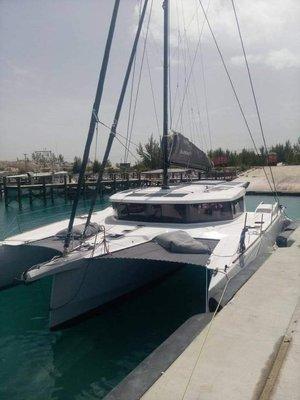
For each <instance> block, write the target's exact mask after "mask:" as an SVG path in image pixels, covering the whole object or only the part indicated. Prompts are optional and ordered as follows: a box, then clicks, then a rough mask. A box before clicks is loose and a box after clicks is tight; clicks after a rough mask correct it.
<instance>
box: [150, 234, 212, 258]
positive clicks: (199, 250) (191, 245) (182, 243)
mask: <svg viewBox="0 0 300 400" xmlns="http://www.w3.org/2000/svg"><path fill="white" fill-rule="evenodd" d="M153 240H154V242H155V243H158V244H159V245H160V246H162V247H163V248H164V249H166V250H168V251H170V252H171V253H184V254H211V250H210V248H209V247H208V245H207V244H206V243H204V242H201V240H197V239H194V238H193V237H192V236H190V235H189V234H188V233H187V232H185V231H175V232H167V233H163V234H161V235H158V236H156V237H155V238H154V239H153Z"/></svg>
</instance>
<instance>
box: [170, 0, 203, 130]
mask: <svg viewBox="0 0 300 400" xmlns="http://www.w3.org/2000/svg"><path fill="white" fill-rule="evenodd" d="M200 4H201V6H202V3H200ZM209 6H210V0H209V1H208V4H207V7H206V13H207V12H208V10H209ZM205 15H206V14H205ZM204 26H205V19H204V21H203V24H202V27H201V32H200V35H199V39H198V42H197V46H196V49H195V53H194V57H193V61H192V65H191V69H190V72H189V75H188V79H187V81H186V85H185V89H184V94H183V98H182V102H181V106H180V109H179V114H178V118H177V122H176V125H177V124H178V121H179V120H180V118H181V114H182V110H183V104H184V101H185V96H186V92H187V86H188V85H189V83H190V79H191V76H192V71H193V68H194V64H195V61H196V57H197V54H198V50H199V46H200V42H201V38H202V34H203V29H204Z"/></svg>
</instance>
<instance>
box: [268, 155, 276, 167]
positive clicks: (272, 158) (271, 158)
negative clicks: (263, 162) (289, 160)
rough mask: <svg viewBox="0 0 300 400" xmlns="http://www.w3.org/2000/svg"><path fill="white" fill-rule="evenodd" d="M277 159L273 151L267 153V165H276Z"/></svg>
mask: <svg viewBox="0 0 300 400" xmlns="http://www.w3.org/2000/svg"><path fill="white" fill-rule="evenodd" d="M277 163H278V159H277V154H276V153H274V152H271V153H269V154H268V165H277Z"/></svg>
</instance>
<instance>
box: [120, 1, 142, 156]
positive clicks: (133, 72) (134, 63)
mask: <svg viewBox="0 0 300 400" xmlns="http://www.w3.org/2000/svg"><path fill="white" fill-rule="evenodd" d="M141 9H142V1H141V0H140V5H139V18H140V17H141ZM135 68H136V54H135V56H134V61H133V70H132V78H131V85H130V98H129V110H128V118H127V129H126V145H127V143H128V138H129V129H130V121H131V107H132V99H133V89H134V79H135ZM125 159H126V148H124V163H125Z"/></svg>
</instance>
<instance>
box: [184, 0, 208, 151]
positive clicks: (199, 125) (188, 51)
mask: <svg viewBox="0 0 300 400" xmlns="http://www.w3.org/2000/svg"><path fill="white" fill-rule="evenodd" d="M198 7H199V6H198ZM181 8H182V21H183V26H184V36H185V41H186V48H187V55H188V61H189V63H190V65H191V71H192V75H191V79H192V89H193V92H194V97H195V104H196V108H197V116H198V121H196V119H195V118H194V127H195V132H196V133H197V126H196V125H198V130H199V136H201V135H200V133H201V127H202V122H201V113H200V103H199V97H198V92H197V85H196V80H195V75H194V71H193V67H192V58H191V52H190V47H189V41H188V36H187V29H186V23H185V15H184V7H183V2H182V0H181ZM195 15H196V16H197V19H196V20H197V22H198V24H199V18H198V8H197V10H196V13H195ZM188 97H189V90H188V88H187V101H188ZM191 112H192V110H191ZM192 115H194V113H193V112H192ZM197 122H198V123H197ZM196 136H198V135H196ZM201 139H202V138H201ZM193 141H194V139H193ZM201 141H204V142H205V143H206V139H205V136H204V132H203V139H202V140H201ZM206 147H207V145H206Z"/></svg>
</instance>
